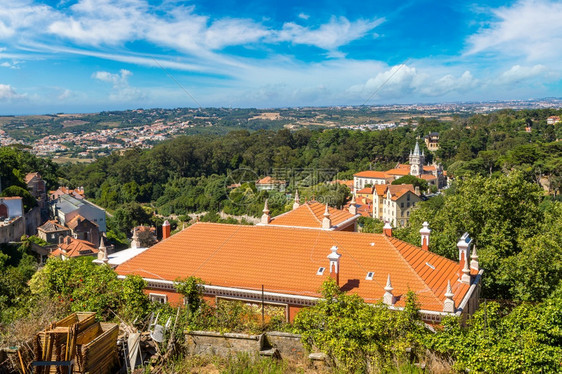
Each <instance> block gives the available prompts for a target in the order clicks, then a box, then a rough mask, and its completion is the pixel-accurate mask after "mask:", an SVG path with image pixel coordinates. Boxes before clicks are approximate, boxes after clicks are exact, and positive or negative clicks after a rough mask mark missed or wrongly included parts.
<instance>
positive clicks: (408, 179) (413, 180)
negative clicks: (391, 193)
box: [392, 175, 428, 192]
mask: <svg viewBox="0 0 562 374" xmlns="http://www.w3.org/2000/svg"><path fill="white" fill-rule="evenodd" d="M392 184H413V185H414V187H419V189H420V191H422V192H423V191H427V187H428V183H427V181H426V180H423V179H421V178H418V177H415V176H413V175H405V176H403V177H400V178H398V179H396V180H395V181H393V182H392Z"/></svg>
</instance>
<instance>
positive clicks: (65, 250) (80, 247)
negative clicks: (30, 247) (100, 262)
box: [51, 236, 99, 258]
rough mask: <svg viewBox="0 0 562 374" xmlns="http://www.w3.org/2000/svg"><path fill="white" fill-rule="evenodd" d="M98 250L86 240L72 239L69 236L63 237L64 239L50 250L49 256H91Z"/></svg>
mask: <svg viewBox="0 0 562 374" xmlns="http://www.w3.org/2000/svg"><path fill="white" fill-rule="evenodd" d="M98 252H99V250H98V249H97V248H96V247H95V246H94V244H92V243H90V242H89V241H86V240H80V239H74V238H72V237H70V236H67V237H66V238H64V241H63V242H62V243H61V244H59V246H58V248H57V249H56V250H54V251H53V252H51V256H65V257H68V258H70V257H80V256H93V255H95V254H97V253H98Z"/></svg>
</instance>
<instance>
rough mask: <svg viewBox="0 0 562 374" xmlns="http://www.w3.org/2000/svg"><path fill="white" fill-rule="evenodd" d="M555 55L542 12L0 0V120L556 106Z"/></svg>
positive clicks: (554, 4)
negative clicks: (143, 111)
mask: <svg viewBox="0 0 562 374" xmlns="http://www.w3.org/2000/svg"><path fill="white" fill-rule="evenodd" d="M561 46H562V2H560V1H548V0H521V1H496V0H493V1H486V2H478V1H476V2H467V1H460V0H456V1H424V0H412V1H407V0H405V1H402V2H398V1H390V0H383V1H364V0H363V1H341V0H337V1H336V0H326V1H307V2H303V1H294V0H285V1H282V2H281V1H254V0H250V1H234V0H206V1H176V0H158V1H152V0H114V1H110V0H42V1H41V0H0V114H25V113H29V114H32V113H56V112H66V113H72V112H92V111H100V110H121V109H136V108H141V107H142V108H151V107H166V108H169V107H187V106H191V107H193V106H199V105H200V106H203V107H208V106H219V107H230V106H232V107H258V108H271V107H284V106H309V105H322V106H326V105H361V104H373V105H376V104H391V103H435V102H450V101H475V100H504V99H528V98H541V97H547V96H556V97H560V96H562V94H561V88H562V64H560V61H561V57H562V47H561ZM184 89H185V90H187V92H189V94H191V96H192V97H193V98H194V99H192V97H190V95H188V94H187V93H186V92H185V91H184Z"/></svg>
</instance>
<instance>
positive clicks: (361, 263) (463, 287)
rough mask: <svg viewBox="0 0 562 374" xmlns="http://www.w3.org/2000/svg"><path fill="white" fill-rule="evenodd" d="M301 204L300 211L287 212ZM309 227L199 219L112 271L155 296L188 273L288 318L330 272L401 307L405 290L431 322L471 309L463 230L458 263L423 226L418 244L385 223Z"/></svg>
mask: <svg viewBox="0 0 562 374" xmlns="http://www.w3.org/2000/svg"><path fill="white" fill-rule="evenodd" d="M301 208H302V209H307V208H306V206H302V207H299V208H297V209H295V211H296V210H298V209H301ZM293 212H294V211H293ZM274 220H275V219H271V221H272V222H273V221H274ZM315 228H317V227H315ZM315 228H311V227H296V226H287V225H275V224H264V225H259V226H245V225H229V224H219V223H202V222H198V223H195V224H194V225H192V226H190V227H188V228H186V229H184V230H182V231H180V232H179V233H176V234H175V235H172V236H171V237H169V238H168V239H165V240H162V241H161V242H160V243H158V244H156V245H154V246H152V247H150V248H148V249H146V250H144V251H142V252H141V253H140V254H137V255H135V256H133V257H130V258H127V259H126V260H125V261H123V262H121V263H119V264H117V267H116V268H115V270H116V272H117V273H118V276H119V277H120V278H124V277H126V276H127V275H131V274H135V275H139V276H141V277H143V278H144V279H145V281H146V282H147V285H148V286H147V288H146V290H145V292H146V293H147V294H148V295H149V296H150V298H151V299H152V300H154V301H158V302H162V301H164V302H166V301H167V302H170V303H173V304H176V305H177V304H180V303H183V302H185V300H184V299H183V296H182V295H181V294H179V293H178V292H177V291H176V288H175V287H176V283H175V282H176V280H177V279H184V278H186V277H189V276H195V277H198V278H201V279H202V280H203V281H204V285H203V288H204V291H203V294H204V298H205V299H206V300H207V301H209V302H211V303H214V302H218V301H222V300H224V301H227V300H241V301H244V302H245V303H248V304H255V305H257V306H261V305H262V304H265V305H267V306H268V308H269V307H271V308H277V309H279V310H280V311H282V312H283V313H284V315H285V317H286V319H287V320H288V321H293V319H294V318H295V315H296V314H297V313H298V312H299V310H301V309H302V308H305V307H308V306H312V305H315V304H316V303H317V302H318V300H319V299H320V298H321V295H320V293H319V290H320V288H321V285H322V283H323V282H324V281H326V280H327V279H329V278H332V279H334V280H335V281H336V282H337V284H338V285H339V287H340V288H341V289H342V290H343V291H347V292H350V293H354V294H357V295H359V296H361V297H362V298H363V299H364V300H365V301H366V302H367V303H371V304H375V303H378V302H381V301H382V302H384V303H385V304H387V305H388V307H389V308H391V309H394V310H402V309H403V308H404V306H405V295H406V293H407V292H408V291H410V290H411V291H413V292H415V294H416V295H417V298H418V301H419V303H420V307H421V311H420V313H421V317H422V319H423V320H424V321H425V322H427V323H432V324H439V323H440V322H441V320H442V318H444V317H445V316H449V315H458V316H461V317H463V318H467V317H468V316H470V315H471V314H472V313H473V312H474V311H475V309H476V308H477V306H478V300H479V292H480V283H481V277H482V273H483V271H482V270H480V269H479V266H478V256H477V254H476V252H475V251H473V253H472V256H470V246H471V241H470V238H468V236H467V235H466V236H463V238H462V240H460V241H459V243H458V249H459V256H460V261H459V262H457V261H453V260H450V259H447V258H445V257H442V256H439V255H437V254H435V253H432V252H431V251H429V249H430V248H431V246H430V242H429V235H430V230H429V228H428V227H427V224H426V225H424V229H422V231H421V232H420V242H422V247H421V248H420V247H417V246H414V245H411V244H409V243H406V242H403V241H401V240H398V239H396V238H394V237H392V228H390V226H388V225H387V226H385V234H365V233H356V232H348V231H336V230H323V229H315ZM469 258H470V260H469Z"/></svg>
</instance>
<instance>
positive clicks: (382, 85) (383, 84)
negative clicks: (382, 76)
mask: <svg viewBox="0 0 562 374" xmlns="http://www.w3.org/2000/svg"><path fill="white" fill-rule="evenodd" d="M409 60H410V59H407V60H406V61H404V62H403V63H402V64H400V66H398V69H396V70H395V71H394V72H393V73H392V74H390V77H388V78H387V79H386V80H385V81H384V82H383V83H382V84H381V85H380V86H379V87H378V88H377V89H376V90H375V91H374V92H373V93H372V94H371V96H369V98H368V99H367V100H365V102H364V103H363V104H361V106H363V105H365V104H367V102H368V101H369V100H371V99H372V97H373V96H375V95H376V94H377V92H379V91H380V90H381V89H382V88H383V87H384V86H385V85H386V84H387V83H388V82H389V81H390V80H391V79H392V77H394V76H395V75H396V73H398V72H399V71H400V69H402V68H403V67H404V66H406V64H407V63H408V61H409Z"/></svg>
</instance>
